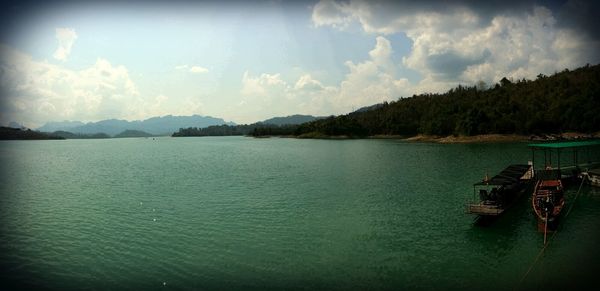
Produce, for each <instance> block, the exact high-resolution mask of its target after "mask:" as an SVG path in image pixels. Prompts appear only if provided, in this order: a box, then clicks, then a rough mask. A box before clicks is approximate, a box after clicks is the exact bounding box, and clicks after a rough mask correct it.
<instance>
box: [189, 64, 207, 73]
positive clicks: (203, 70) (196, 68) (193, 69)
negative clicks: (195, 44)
mask: <svg viewBox="0 0 600 291" xmlns="http://www.w3.org/2000/svg"><path fill="white" fill-rule="evenodd" d="M190 72H191V73H196V74H201V73H207V72H208V69H207V68H203V67H200V66H192V67H191V68H190Z"/></svg>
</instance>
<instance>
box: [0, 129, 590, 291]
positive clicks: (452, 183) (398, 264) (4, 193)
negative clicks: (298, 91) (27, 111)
mask: <svg viewBox="0 0 600 291" xmlns="http://www.w3.org/2000/svg"><path fill="white" fill-rule="evenodd" d="M528 159H530V152H529V151H528V150H527V148H526V145H525V144H521V143H516V144H471V145H468V144H467V145H440V144H429V143H406V142H402V141H395V140H300V139H278V138H272V139H254V138H243V137H221V138H219V137H210V138H208V137H207V138H157V139H144V138H128V139H106V140H65V141H4V142H0V163H1V165H2V175H1V176H0V193H1V196H0V208H1V212H0V222H1V226H0V230H1V235H2V240H1V244H0V262H1V263H2V268H3V272H2V275H1V276H2V278H0V279H2V282H5V283H6V284H18V285H20V286H32V287H39V286H46V287H51V288H57V289H90V288H101V289H107V288H110V289H124V288H128V289H163V288H165V289H171V288H173V289H223V288H225V289H240V288H244V289H270V288H274V289H280V288H281V289H315V288H327V289H397V288H399V287H403V288H410V289H431V288H438V289H439V288H444V289H469V290H475V289H482V288H489V289H492V290H495V289H513V288H515V287H519V286H520V287H522V288H527V289H531V288H547V287H555V288H558V287H561V286H571V285H572V284H574V283H575V284H579V285H582V284H583V283H589V282H591V278H593V271H592V270H593V268H596V269H598V267H600V263H599V261H600V260H599V258H600V251H598V250H597V248H595V247H594V246H595V245H596V244H597V243H598V236H597V235H596V233H597V229H598V226H600V191H599V190H597V189H593V188H590V187H587V186H584V187H583V189H582V192H581V194H580V195H579V196H578V198H577V200H574V197H575V193H576V191H577V187H576V186H575V187H572V188H571V189H570V190H569V191H568V193H567V198H568V199H569V198H570V199H569V200H568V204H567V207H571V206H573V209H572V212H571V213H570V214H569V216H568V217H567V218H565V219H564V221H563V222H562V224H561V226H560V228H559V232H558V233H557V235H556V236H555V237H554V239H553V241H552V243H551V245H550V247H549V248H548V249H547V251H546V253H545V254H544V255H543V256H542V257H541V259H540V261H539V263H538V264H537V265H536V266H535V267H534V268H533V269H532V271H531V272H530V274H529V275H528V276H527V277H526V278H525V280H524V281H523V282H522V283H521V284H520V283H519V282H520V280H521V278H522V277H523V275H524V274H525V272H527V270H528V268H529V266H530V265H531V262H532V261H533V260H534V258H535V257H536V256H537V254H538V252H539V251H540V249H541V245H542V243H543V236H542V235H540V234H539V233H537V232H536V226H535V219H534V217H533V215H532V213H531V210H530V208H529V204H528V201H527V198H525V199H523V200H521V201H520V203H519V204H518V205H517V206H516V207H515V208H513V209H511V211H509V212H508V213H506V215H504V216H503V217H501V218H500V219H499V220H497V221H496V222H494V223H493V224H492V225H490V226H487V227H481V226H477V225H474V224H473V217H472V216H470V215H468V214H465V213H464V209H465V208H464V204H465V202H466V201H467V200H469V199H471V198H472V195H473V189H472V184H473V183H474V182H476V181H478V180H480V179H481V178H483V176H484V175H485V174H486V172H487V173H489V174H490V175H493V174H495V173H497V172H499V171H500V170H502V169H503V168H504V167H505V166H507V165H508V164H512V163H526V162H527V160H528ZM573 201H575V202H573ZM582 282H583V283H582ZM519 284H520V285H519ZM561 284H564V285H561Z"/></svg>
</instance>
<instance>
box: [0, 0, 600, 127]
mask: <svg viewBox="0 0 600 291" xmlns="http://www.w3.org/2000/svg"><path fill="white" fill-rule="evenodd" d="M472 3H477V2H468V1H467V2H464V3H463V2H452V4H448V3H445V4H439V3H437V2H427V1H425V2H424V4H422V5H420V4H414V3H409V2H407V3H402V2H393V3H391V2H380V3H367V2H363V1H354V0H352V1H338V2H333V1H305V2H297V1H295V2H293V3H290V2H282V1H264V2H251V3H246V2H238V3H229V4H221V3H219V2H203V3H187V2H177V3H176V4H166V3H160V2H152V4H148V3H144V2H134V3H133V4H119V3H118V2H111V3H105V2H85V3H77V2H75V3H72V2H55V3H50V4H44V5H41V4H40V5H41V6H40V5H38V6H36V5H34V4H19V3H18V2H17V3H15V4H12V6H11V5H9V6H8V9H7V10H6V12H5V13H7V15H5V16H4V17H3V18H4V20H2V23H0V25H2V26H3V29H2V31H1V33H0V49H1V55H0V69H1V71H0V72H1V73H2V74H1V75H0V80H1V83H0V84H1V86H2V103H1V106H2V107H1V108H0V113H1V114H2V115H1V116H0V123H3V124H6V123H7V122H9V121H17V122H21V123H23V124H24V125H26V126H30V127H37V126H41V125H43V124H44V123H45V122H49V121H62V120H80V121H97V120H102V119H108V118H119V119H127V120H135V119H145V118H149V117H152V116H162V115H167V114H172V115H191V114H200V115H211V116H215V117H221V118H224V119H226V120H227V121H234V122H236V123H251V122H255V121H259V120H263V119H267V118H270V117H273V116H285V115H290V114H295V113H300V114H313V115H331V114H343V113H347V112H349V111H351V110H353V109H357V108H359V107H362V106H367V105H371V104H374V103H378V102H382V101H389V100H396V99H398V98H400V97H408V96H412V94H419V93H424V92H443V91H445V90H448V89H449V88H452V87H454V86H456V85H458V84H466V85H472V84H475V83H476V82H479V81H484V82H486V83H488V84H492V83H495V82H497V81H498V80H499V79H500V78H502V77H504V76H507V77H512V78H529V79H531V78H535V76H536V75H538V74H539V73H545V74H551V73H553V72H555V71H560V70H563V69H565V68H576V67H578V66H581V65H584V64H586V63H591V64H595V63H597V62H598V61H599V59H598V56H597V53H596V51H597V49H598V46H599V45H598V39H597V36H596V35H595V32H594V28H593V27H591V25H590V24H589V23H593V22H589V23H586V22H585V20H586V18H585V17H580V18H581V19H582V20H581V21H577V22H573V21H569V20H568V19H572V17H569V15H572V14H573V13H578V12H581V11H585V10H589V7H586V5H588V6H589V5H592V4H590V3H588V2H581V1H570V2H547V3H543V2H521V4H519V5H514V7H513V8H511V7H510V6H509V5H506V4H498V5H495V4H493V3H492V4H489V5H479V6H477V5H474V4H472ZM498 3H504V2H498ZM569 13H571V14H569ZM584 16H585V15H584Z"/></svg>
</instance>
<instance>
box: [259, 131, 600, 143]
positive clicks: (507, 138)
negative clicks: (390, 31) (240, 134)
mask: <svg viewBox="0 0 600 291" xmlns="http://www.w3.org/2000/svg"><path fill="white" fill-rule="evenodd" d="M270 137H279V138H298V139H331V140H346V139H394V140H400V141H406V142H429V143H440V144H468V143H511V142H545V141H574V140H586V139H594V138H600V131H599V132H596V133H592V134H585V133H578V132H566V133H563V134H540V135H521V134H480V135H472V136H465V135H457V136H454V135H449V136H438V135H425V134H418V135H415V136H403V135H385V134H378V135H372V136H366V137H352V136H348V135H324V134H305V135H300V136H290V135H283V136H273V135H269V136H254V138H270Z"/></svg>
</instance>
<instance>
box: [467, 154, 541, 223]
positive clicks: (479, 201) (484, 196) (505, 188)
mask: <svg viewBox="0 0 600 291" xmlns="http://www.w3.org/2000/svg"><path fill="white" fill-rule="evenodd" d="M532 173H533V168H532V166H531V165H510V166H508V167H507V168H506V169H504V170H503V171H502V172H500V173H499V174H498V175H496V176H494V177H492V178H491V179H489V178H487V177H486V178H484V179H483V181H481V182H477V183H475V184H473V196H474V201H472V202H471V203H468V204H467V213H470V214H476V215H479V217H493V216H498V215H500V214H502V213H503V212H504V211H506V209H508V208H509V207H510V206H511V205H512V204H513V203H514V202H515V201H516V200H517V198H518V197H519V196H520V194H522V192H523V191H524V189H525V188H526V186H527V184H528V182H529V181H530V180H531V178H532Z"/></svg>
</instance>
